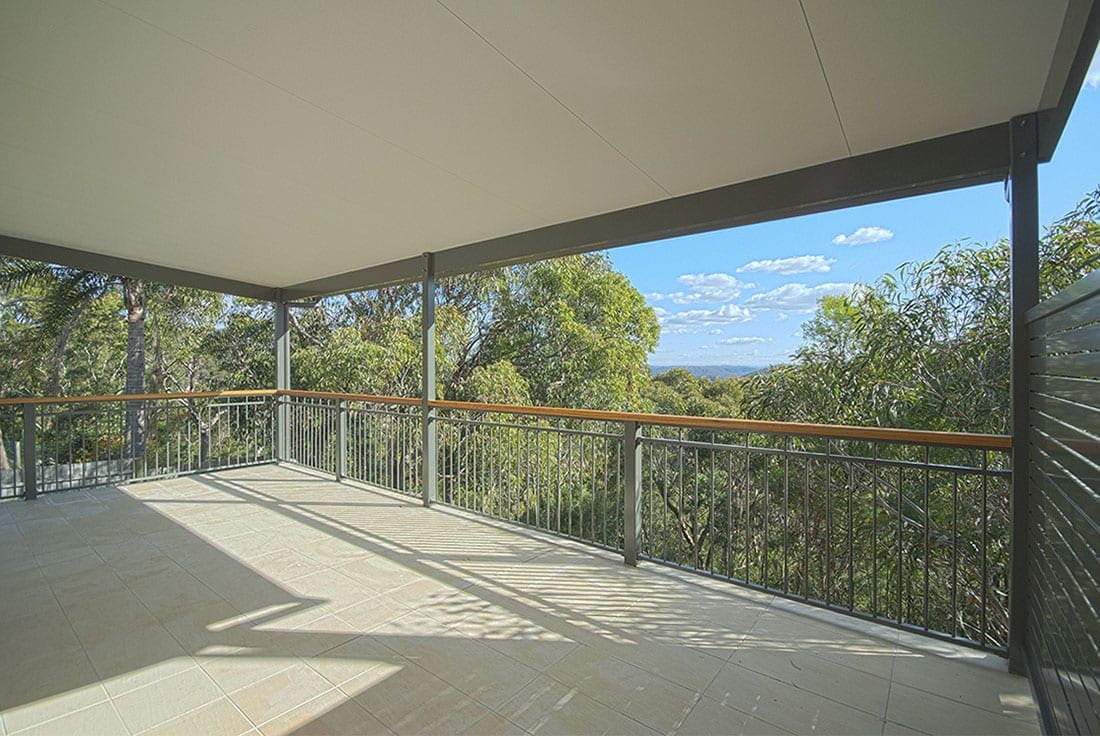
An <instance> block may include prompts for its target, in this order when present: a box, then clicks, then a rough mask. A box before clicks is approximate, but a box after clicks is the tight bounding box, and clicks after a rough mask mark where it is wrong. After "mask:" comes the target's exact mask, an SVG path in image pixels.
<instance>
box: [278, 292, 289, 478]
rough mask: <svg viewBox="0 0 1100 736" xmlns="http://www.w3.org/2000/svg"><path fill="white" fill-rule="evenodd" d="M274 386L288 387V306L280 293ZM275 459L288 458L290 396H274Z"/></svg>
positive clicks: (284, 460) (283, 459)
mask: <svg viewBox="0 0 1100 736" xmlns="http://www.w3.org/2000/svg"><path fill="white" fill-rule="evenodd" d="M275 388H277V389H288V388H290V307H289V305H288V304H287V303H286V301H285V300H284V299H282V294H281V293H277V294H276V300H275ZM275 459H276V460H278V461H280V462H286V461H287V460H289V459H290V398H289V397H287V396H277V397H276V398H275Z"/></svg>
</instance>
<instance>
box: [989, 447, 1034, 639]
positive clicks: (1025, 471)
mask: <svg viewBox="0 0 1100 736" xmlns="http://www.w3.org/2000/svg"><path fill="white" fill-rule="evenodd" d="M980 452H981V453H982V610H981V628H982V636H981V639H979V641H980V642H981V644H982V645H983V646H984V645H986V644H988V643H989V636H988V629H987V624H988V621H987V617H986V612H987V611H988V610H989V564H988V563H989V450H980ZM1025 472H1026V471H1025Z"/></svg>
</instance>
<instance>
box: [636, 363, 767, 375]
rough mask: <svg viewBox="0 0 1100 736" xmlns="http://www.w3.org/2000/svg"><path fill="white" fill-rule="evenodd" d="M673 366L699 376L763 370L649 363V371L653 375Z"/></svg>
mask: <svg viewBox="0 0 1100 736" xmlns="http://www.w3.org/2000/svg"><path fill="white" fill-rule="evenodd" d="M673 368H683V369H685V370H687V371H688V372H689V373H691V375H693V376H697V377H699V378H732V377H734V376H744V375H748V374H749V373H755V372H756V371H761V370H764V368H763V367H762V366H758V365H651V366H650V367H649V372H650V374H652V375H654V376H655V375H657V374H658V373H664V372H665V371H668V370H672V369H673Z"/></svg>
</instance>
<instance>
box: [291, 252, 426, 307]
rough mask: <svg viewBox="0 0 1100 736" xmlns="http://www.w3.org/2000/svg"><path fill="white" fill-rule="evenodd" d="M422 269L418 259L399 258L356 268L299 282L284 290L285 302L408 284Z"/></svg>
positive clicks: (419, 274)
mask: <svg viewBox="0 0 1100 736" xmlns="http://www.w3.org/2000/svg"><path fill="white" fill-rule="evenodd" d="M423 270H424V259H423V257H422V256H415V257H413V258H403V259H401V260H399V261H390V262H389V263H383V264H381V265H378V266H371V267H369V268H361V269H356V270H355V271H348V272H346V273H341V274H337V275H335V276H327V277H325V278H320V279H313V280H311V281H303V282H302V283H300V284H294V285H293V286H290V287H287V288H286V289H284V292H285V293H286V295H287V298H289V299H303V298H308V297H317V296H332V295H333V294H346V293H347V292H349V291H359V290H360V289H378V288H381V287H383V286H393V285H394V284H410V283H413V282H414V281H418V280H419V279H420V277H421V273H422V271H423Z"/></svg>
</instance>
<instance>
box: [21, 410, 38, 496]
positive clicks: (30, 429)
mask: <svg viewBox="0 0 1100 736" xmlns="http://www.w3.org/2000/svg"><path fill="white" fill-rule="evenodd" d="M37 413H38V412H37V407H36V406H35V405H34V404H23V498H25V499H26V500H28V501H31V500H33V499H35V498H36V497H37V496H38V452H37V451H36V450H35V447H34V438H35V434H36V433H35V425H36V423H37V421H38V417H37Z"/></svg>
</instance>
